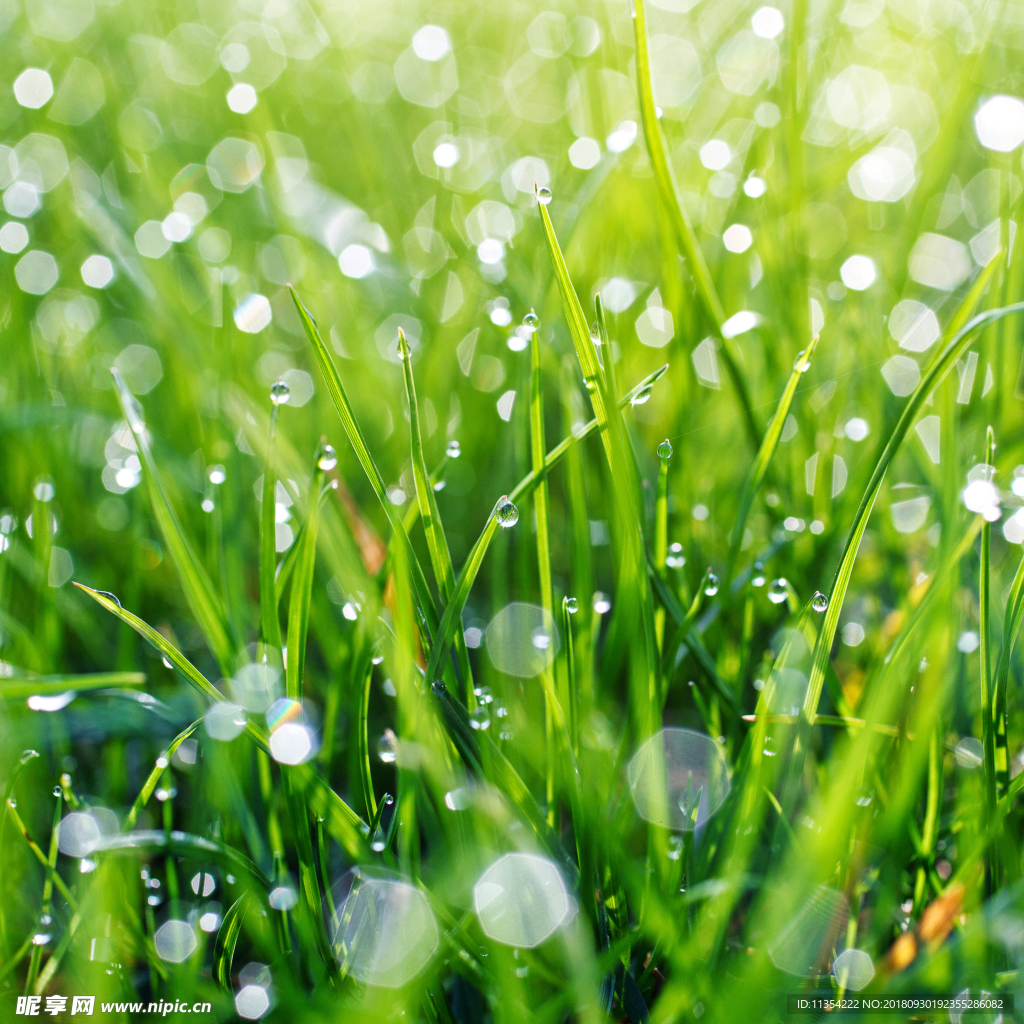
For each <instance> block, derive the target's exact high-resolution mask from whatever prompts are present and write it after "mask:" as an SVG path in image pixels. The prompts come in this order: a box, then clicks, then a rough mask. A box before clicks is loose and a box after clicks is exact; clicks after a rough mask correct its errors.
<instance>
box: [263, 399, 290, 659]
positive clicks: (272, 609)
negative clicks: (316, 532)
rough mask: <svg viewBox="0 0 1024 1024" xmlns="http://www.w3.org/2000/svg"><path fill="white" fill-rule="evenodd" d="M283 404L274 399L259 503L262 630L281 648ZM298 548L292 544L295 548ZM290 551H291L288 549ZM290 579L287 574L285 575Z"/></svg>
mask: <svg viewBox="0 0 1024 1024" xmlns="http://www.w3.org/2000/svg"><path fill="white" fill-rule="evenodd" d="M280 409H281V407H280V406H279V405H278V404H277V402H274V405H273V408H272V409H271V410H270V435H269V437H268V439H267V461H266V464H265V465H264V467H263V502H262V504H261V506H260V632H261V635H262V637H263V642H264V643H265V644H269V645H270V646H271V647H276V648H277V650H279V651H280V650H281V646H282V643H283V641H282V638H281V621H280V619H279V618H278V616H277V590H276V583H275V570H276V567H277V474H276V473H275V472H274V443H275V441H276V440H277V417H278V414H279V412H280ZM297 547H298V544H295V545H293V547H292V550H293V551H294V550H295V548H297ZM289 554H291V552H289ZM285 578H286V579H287V577H285Z"/></svg>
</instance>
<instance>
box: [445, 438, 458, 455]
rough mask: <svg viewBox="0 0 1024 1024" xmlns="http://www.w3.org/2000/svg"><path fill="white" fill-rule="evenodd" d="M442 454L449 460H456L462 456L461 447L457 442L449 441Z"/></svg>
mask: <svg viewBox="0 0 1024 1024" xmlns="http://www.w3.org/2000/svg"><path fill="white" fill-rule="evenodd" d="M444 453H445V455H447V456H448V458H449V459H457V458H458V457H459V456H460V455H461V454H462V445H460V444H459V442H458V441H449V442H448V447H447V448H445V450H444Z"/></svg>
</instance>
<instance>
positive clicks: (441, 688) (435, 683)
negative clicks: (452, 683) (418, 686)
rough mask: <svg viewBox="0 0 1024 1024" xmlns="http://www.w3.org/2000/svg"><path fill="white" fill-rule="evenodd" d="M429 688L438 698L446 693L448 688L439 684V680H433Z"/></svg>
mask: <svg viewBox="0 0 1024 1024" xmlns="http://www.w3.org/2000/svg"><path fill="white" fill-rule="evenodd" d="M430 688H431V689H432V690H433V691H434V693H436V694H437V695H438V697H440V696H442V695H443V694H445V693H447V692H448V687H447V686H445V685H444V683H442V682H441V680H440V679H435V680H434V681H433V682H432V683H431V684H430Z"/></svg>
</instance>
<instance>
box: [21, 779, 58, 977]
mask: <svg viewBox="0 0 1024 1024" xmlns="http://www.w3.org/2000/svg"><path fill="white" fill-rule="evenodd" d="M63 806H64V800H63V794H62V795H61V796H58V797H57V803H56V805H55V806H54V810H53V827H52V828H51V829H50V855H49V856H48V857H47V858H46V880H45V881H44V882H43V902H42V906H41V907H40V910H39V917H40V920H43V919H45V918H49V916H50V910H51V907H52V903H53V876H54V869H55V868H56V866H57V850H58V846H57V832H58V830H59V829H60V813H61V809H62V808H63ZM42 959H43V947H42V945H38V946H36V947H35V949H33V950H32V957H31V959H30V960H29V962H28V973H27V974H26V976H25V991H26V992H31V991H32V986H33V985H34V984H35V980H36V977H37V975H38V974H39V965H40V964H41V963H42Z"/></svg>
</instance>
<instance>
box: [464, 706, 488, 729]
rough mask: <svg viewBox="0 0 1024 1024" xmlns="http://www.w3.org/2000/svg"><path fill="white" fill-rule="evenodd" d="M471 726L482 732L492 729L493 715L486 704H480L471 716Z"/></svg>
mask: <svg viewBox="0 0 1024 1024" xmlns="http://www.w3.org/2000/svg"><path fill="white" fill-rule="evenodd" d="M469 724H470V726H472V728H474V729H478V730H480V731H481V732H483V731H486V730H487V729H489V728H490V727H491V713H490V711H488V710H487V705H486V704H478V705H477V706H476V707H475V708H474V709H473V711H472V713H471V714H470V716H469Z"/></svg>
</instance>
